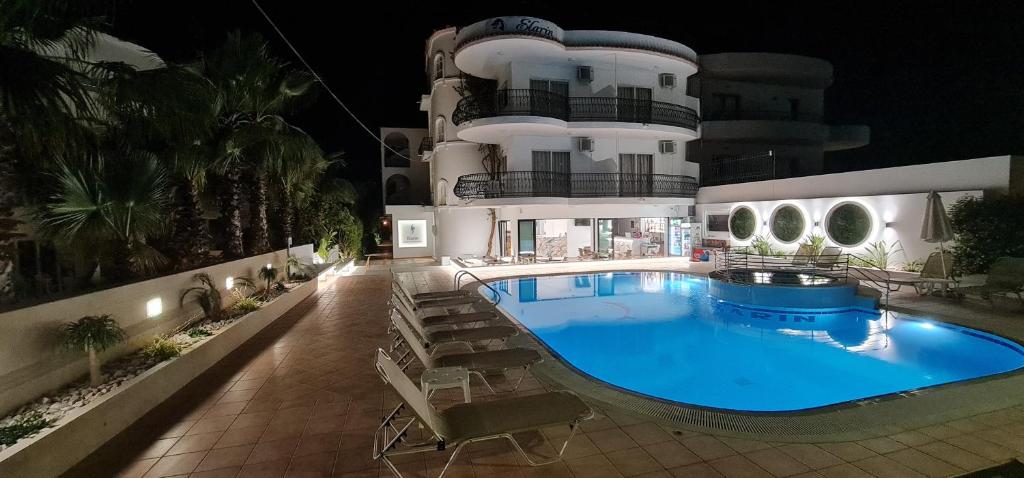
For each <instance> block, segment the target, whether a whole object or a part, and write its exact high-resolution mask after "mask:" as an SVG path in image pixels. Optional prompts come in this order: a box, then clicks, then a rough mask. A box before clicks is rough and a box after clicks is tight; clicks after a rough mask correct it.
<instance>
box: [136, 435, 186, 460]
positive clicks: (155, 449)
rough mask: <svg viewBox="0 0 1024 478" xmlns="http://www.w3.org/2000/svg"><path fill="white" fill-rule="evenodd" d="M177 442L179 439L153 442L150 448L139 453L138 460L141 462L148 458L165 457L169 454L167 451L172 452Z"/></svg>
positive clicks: (164, 439)
mask: <svg viewBox="0 0 1024 478" xmlns="http://www.w3.org/2000/svg"><path fill="white" fill-rule="evenodd" d="M177 442H178V439H177V438H162V439H159V440H156V441H154V442H152V443H151V444H150V445H149V447H147V448H146V449H145V450H143V451H142V452H141V453H139V456H138V457H137V458H138V459H140V460H142V459H146V458H160V457H161V456H164V455H165V454H166V453H167V450H170V449H171V447H172V446H174V444H175V443H177Z"/></svg>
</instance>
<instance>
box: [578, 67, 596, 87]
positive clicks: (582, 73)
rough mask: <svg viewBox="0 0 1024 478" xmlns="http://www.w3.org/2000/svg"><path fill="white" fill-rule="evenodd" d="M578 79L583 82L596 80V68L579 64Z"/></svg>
mask: <svg viewBox="0 0 1024 478" xmlns="http://www.w3.org/2000/svg"><path fill="white" fill-rule="evenodd" d="M576 79H577V80H580V81H581V82H583V83H590V82H591V81H594V68H593V67H590V66H577V67H576Z"/></svg>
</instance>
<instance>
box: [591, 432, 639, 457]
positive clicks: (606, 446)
mask: <svg viewBox="0 0 1024 478" xmlns="http://www.w3.org/2000/svg"><path fill="white" fill-rule="evenodd" d="M587 438H590V441H592V442H594V445H595V446H597V448H598V449H599V450H601V451H602V452H604V453H609V452H613V451H616V450H625V449H627V448H633V447H635V446H637V443H636V442H635V441H633V439H632V438H630V437H629V435H627V434H626V432H624V431H622V430H620V429H618V428H609V429H607V430H601V431H597V432H593V433H587Z"/></svg>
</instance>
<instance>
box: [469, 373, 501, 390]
mask: <svg viewBox="0 0 1024 478" xmlns="http://www.w3.org/2000/svg"><path fill="white" fill-rule="evenodd" d="M469 373H471V374H474V375H476V376H478V377H480V380H483V381H484V385H487V389H488V390H490V391H491V393H498V392H495V391H494V387H492V386H491V384H490V382H488V381H487V379H486V378H484V374H482V373H480V372H478V371H470V372H469Z"/></svg>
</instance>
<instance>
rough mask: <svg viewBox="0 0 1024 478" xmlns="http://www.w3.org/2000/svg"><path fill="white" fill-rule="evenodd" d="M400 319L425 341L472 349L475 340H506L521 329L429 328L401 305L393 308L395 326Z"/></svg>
mask: <svg viewBox="0 0 1024 478" xmlns="http://www.w3.org/2000/svg"><path fill="white" fill-rule="evenodd" d="M399 321H402V322H405V323H406V324H409V325H410V326H411V327H412V328H413V329H414V330H416V333H417V334H419V335H420V337H423V342H424V343H426V344H427V345H430V344H463V345H464V346H465V347H467V348H468V349H469V350H470V351H472V350H473V343H474V342H490V341H493V340H501V341H505V340H507V339H508V338H509V337H512V336H513V335H518V334H519V329H517V328H515V327H513V326H511V325H486V326H483V327H474V328H468V329H452V328H444V327H430V328H427V327H425V326H423V324H421V323H419V321H418V320H416V319H415V318H410V317H407V316H406V315H405V311H404V310H402V308H400V307H392V308H391V322H392V323H393V324H394V325H395V326H399V325H401V323H400V322H399Z"/></svg>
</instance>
